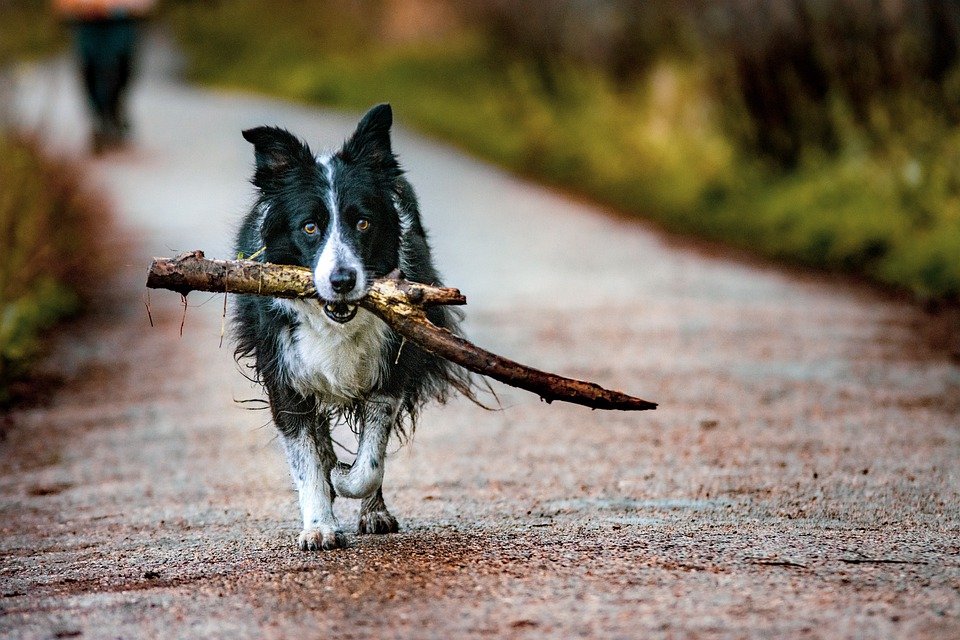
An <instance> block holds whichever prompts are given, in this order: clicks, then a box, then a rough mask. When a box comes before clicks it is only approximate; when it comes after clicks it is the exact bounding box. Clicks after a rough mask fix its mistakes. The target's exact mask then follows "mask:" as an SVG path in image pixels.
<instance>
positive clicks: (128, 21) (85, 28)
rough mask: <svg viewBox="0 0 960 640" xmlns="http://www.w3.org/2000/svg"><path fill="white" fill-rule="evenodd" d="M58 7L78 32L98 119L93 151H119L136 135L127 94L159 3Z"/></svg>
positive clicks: (75, 1)
mask: <svg viewBox="0 0 960 640" xmlns="http://www.w3.org/2000/svg"><path fill="white" fill-rule="evenodd" d="M53 4H54V9H55V10H56V11H57V13H58V14H59V15H60V16H61V17H62V18H63V19H64V20H66V21H67V22H68V23H69V24H70V26H71V30H72V32H73V45H74V50H75V51H76V55H77V60H78V62H79V64H80V73H81V79H82V81H83V86H84V89H85V91H86V94H87V101H88V103H89V105H90V110H91V114H92V116H93V123H92V146H93V151H94V153H102V152H103V151H106V150H107V149H110V148H113V147H118V146H120V145H122V144H123V143H124V141H125V140H126V139H127V138H128V136H129V134H130V121H129V119H128V117H127V112H126V90H127V86H128V84H129V82H130V77H131V75H132V74H133V68H134V53H135V47H136V43H137V38H138V31H139V27H140V25H139V23H140V21H142V20H143V19H144V18H146V17H147V16H148V15H149V13H150V12H151V11H152V10H153V8H154V6H155V5H156V0H54V3H53Z"/></svg>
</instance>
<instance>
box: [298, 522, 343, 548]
mask: <svg viewBox="0 0 960 640" xmlns="http://www.w3.org/2000/svg"><path fill="white" fill-rule="evenodd" d="M298 544H299V546H300V550H301V551H320V550H321V549H323V550H324V551H329V550H330V549H342V548H344V547H346V546H347V537H346V536H345V535H343V531H341V530H340V529H333V528H331V527H323V528H315V529H304V530H303V531H301V532H300V538H299V540H298Z"/></svg>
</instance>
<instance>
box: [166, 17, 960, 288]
mask: <svg viewBox="0 0 960 640" xmlns="http://www.w3.org/2000/svg"><path fill="white" fill-rule="evenodd" d="M425 1H426V0H424V2H425ZM638 1H639V0H620V1H613V0H611V1H610V2H595V3H588V4H591V5H596V6H597V7H601V8H603V9H604V10H605V11H606V13H602V15H601V14H598V15H599V16H600V17H596V16H593V14H584V13H583V12H582V11H581V12H580V13H579V14H578V13H577V12H576V11H568V12H567V14H568V15H567V17H566V18H564V17H563V15H564V14H563V12H562V11H559V9H562V8H563V7H564V6H567V7H568V8H569V7H570V6H574V5H576V6H575V7H574V8H576V7H580V8H581V9H582V7H581V5H583V4H584V3H583V2H582V1H580V0H568V1H566V2H558V3H549V4H550V8H551V9H552V10H553V12H552V13H551V12H550V9H544V6H546V5H541V4H539V3H515V2H503V1H499V0H487V1H484V0H473V2H471V3H466V5H463V4H461V3H457V6H458V7H459V9H458V11H459V13H458V14H457V15H459V16H460V20H455V19H454V20H451V23H450V24H449V25H448V26H447V28H445V29H439V30H433V31H432V32H431V33H430V34H429V35H423V34H421V35H420V37H414V38H411V37H401V38H397V37H389V30H388V29H386V28H385V26H384V25H385V24H386V23H387V22H388V18H389V15H388V13H389V9H390V7H391V6H393V4H391V3H385V2H375V1H374V0H367V1H362V0H355V1H354V2H352V3H316V2H313V3H306V2H294V1H293V0H277V1H275V2H271V3H257V2H249V1H247V2H231V3H201V4H197V3H180V4H178V5H176V6H175V7H174V8H172V9H171V11H170V17H171V21H172V24H173V25H174V28H175V32H176V33H177V35H178V37H179V38H180V41H181V42H182V43H183V45H184V47H185V49H186V51H187V53H188V58H189V60H190V73H191V74H192V76H193V77H194V78H195V79H198V80H201V81H204V82H211V83H216V84H219V85H223V86H229V87H236V88H247V89H249V88H253V89H257V90H260V91H264V92H269V93H273V94H277V95H281V96H285V97H288V98H293V99H295V100H300V101H306V102H319V103H323V104H332V105H337V106H341V107H347V108H352V109H362V108H365V107H367V106H369V105H370V104H373V103H375V102H379V101H384V100H386V101H390V102H392V103H393V104H394V106H395V108H396V111H397V113H398V114H399V116H400V117H401V118H402V119H403V120H405V121H407V122H410V123H412V124H415V125H416V126H418V127H419V128H421V129H423V130H425V131H427V132H430V133H433V134H436V135H440V136H442V137H445V138H447V139H450V140H452V141H454V142H456V143H458V144H460V145H462V146H464V147H465V148H467V149H470V150H472V151H474V152H476V153H479V154H481V155H483V156H485V157H487V158H490V159H493V160H494V161H496V162H498V163H501V164H503V165H505V166H508V167H511V168H513V169H514V170H517V171H519V172H521V173H524V174H526V175H531V176H536V177H538V178H539V179H542V180H545V181H547V182H550V183H553V184H556V185H560V186H562V187H564V188H567V189H573V190H577V191H580V192H583V193H586V194H589V195H591V196H593V197H596V198H597V199H599V200H601V201H604V202H607V203H610V204H612V205H615V206H617V207H619V208H621V209H623V210H625V211H629V212H633V213H636V214H638V215H643V216H645V217H649V218H653V219H656V220H658V221H659V222H660V223H661V224H663V225H664V226H665V227H666V228H669V229H672V230H677V231H681V232H685V233H693V234H697V235H700V236H705V237H709V238H714V239H719V240H722V241H725V242H728V243H731V244H735V245H739V246H743V247H747V248H750V249H751V250H754V251H758V252H760V253H762V254H764V255H768V256H772V257H775V258H778V259H786V260H790V261H796V262H802V263H804V264H809V265H815V266H819V267H826V268H832V269H842V270H847V271H854V272H858V273H864V274H867V275H868V276H870V277H872V278H874V279H876V280H878V281H880V282H884V283H888V284H891V285H894V286H896V287H900V288H905V289H908V290H911V291H913V292H915V293H916V294H917V295H918V296H920V297H924V298H957V297H958V296H960V259H958V258H957V256H958V255H960V155H958V151H957V149H958V148H960V147H958V145H957V143H958V142H960V134H958V132H957V131H956V127H955V120H954V116H953V115H951V114H952V113H953V111H951V108H952V107H951V105H953V104H954V103H953V102H952V100H953V99H954V98H952V97H951V96H954V97H956V98H958V99H960V90H957V89H956V87H960V79H958V78H960V75H958V74H957V73H956V70H955V65H949V64H944V62H943V61H944V60H945V59H946V58H944V57H943V56H942V55H940V56H939V57H931V56H930V55H928V54H927V53H925V52H924V51H923V50H919V51H918V50H917V47H919V46H921V45H922V44H923V43H927V42H928V41H929V42H935V43H938V44H936V47H938V49H937V50H938V51H941V50H943V51H947V50H948V49H949V48H950V46H951V45H950V43H951V42H956V41H957V39H956V38H955V37H954V36H955V35H956V33H955V32H953V31H949V30H948V29H942V30H941V32H937V33H939V35H938V38H939V39H934V40H930V39H929V38H928V39H926V40H924V39H922V38H920V37H919V36H920V35H923V34H928V33H929V32H930V29H932V28H933V27H938V28H939V27H940V26H942V25H941V22H938V21H937V20H939V19H940V18H943V16H940V18H937V16H936V15H934V14H935V13H936V12H935V11H933V10H932V9H931V11H932V13H930V12H928V13H923V14H922V15H920V14H916V15H914V14H909V15H900V16H897V15H894V16H892V17H891V16H887V15H885V14H884V15H882V16H880V17H879V18H878V17H876V16H872V14H869V7H868V6H867V5H870V6H872V4H871V3H866V4H864V2H862V1H861V0H848V1H847V2H845V3H839V5H842V7H845V8H846V9H844V10H848V11H850V12H852V13H850V15H852V16H853V17H854V18H856V19H857V20H860V21H861V22H863V24H860V23H859V22H856V20H854V21H853V22H851V20H852V18H851V19H850V20H847V22H848V23H850V24H847V23H844V22H843V21H842V20H840V18H838V17H837V16H836V15H834V14H830V13H825V14H822V15H821V14H815V13H812V12H813V11H814V9H816V8H817V7H818V6H832V3H826V4H825V5H824V3H816V2H814V1H813V0H798V2H797V3H793V4H790V5H786V4H781V5H778V4H776V3H771V2H754V3H748V2H737V1H735V0H730V1H729V2H720V3H711V7H710V11H702V9H703V7H702V6H701V4H702V3H699V2H695V1H693V0H688V1H685V2H678V3H669V2H665V1H657V2H646V3H644V2H641V3H640V4H641V5H643V7H642V10H643V11H644V12H646V13H644V14H643V15H646V16H647V18H645V19H644V21H641V22H642V24H640V23H636V21H633V22H631V21H630V20H625V19H621V18H622V17H623V16H626V15H628V14H629V11H630V10H632V9H631V8H633V9H637V7H639V5H637V2H638ZM424 2H421V4H423V3H424ZM413 4H416V3H413ZM426 4H429V5H430V6H449V4H447V3H443V2H440V1H439V0H436V1H435V2H433V3H429V2H428V3H426ZM634 5H637V6H636V7H635V6H634ZM747 5H749V7H747ZM754 5H758V6H760V7H761V8H765V9H766V10H767V11H768V12H774V13H775V11H774V9H776V8H777V7H780V10H782V8H783V7H794V8H798V7H799V8H798V9H796V10H797V11H799V12H800V13H801V14H803V15H801V19H800V22H801V23H803V24H802V25H801V27H797V26H796V25H793V26H791V24H793V23H791V22H790V20H793V21H794V22H796V21H797V18H796V16H793V17H790V16H788V18H790V19H781V18H778V19H776V20H775V19H774V18H773V17H770V16H767V17H768V18H769V19H768V20H766V21H765V18H764V15H765V14H764V13H763V12H762V11H755V12H754V13H753V14H749V15H750V16H753V18H752V19H753V22H751V23H750V24H749V26H750V27H751V29H745V28H744V24H742V23H736V24H735V27H734V26H730V25H731V24H732V23H734V22H736V20H741V21H742V19H743V16H744V15H746V14H744V13H743V11H747V10H748V9H749V8H750V7H753V6H754ZM861 5H862V6H861ZM464 6H466V7H467V8H466V9H464V8H463V7H464ZM898 6H899V5H898ZM904 6H907V7H908V8H910V7H914V5H912V4H909V3H908V4H907V5H904ZM921 6H930V7H934V8H935V9H937V10H940V9H942V10H943V11H947V9H949V5H948V4H944V3H943V2H939V0H929V5H924V4H922V3H921ZM744 7H747V9H744ZM864 7H866V8H864ZM638 10H639V9H638ZM544 11H547V13H544V14H543V15H540V13H543V12H544ZM658 11H659V12H660V13H659V14H658V13H657V12H658ZM717 11H720V12H721V14H722V15H720V14H717ZM737 11H740V13H737ZM804 11H805V12H806V13H804ZM858 11H859V12H858ZM538 12H540V13H538ZM617 12H619V13H617ZM651 12H652V13H651ZM723 12H726V13H723ZM455 13H456V12H455ZM748 13H749V11H748ZM947 13H950V12H949V11H947ZM555 14H558V15H560V17H559V18H556V17H555ZM755 14H756V15H755ZM584 15H590V16H591V19H589V20H588V19H585V18H583V17H582V16H584ZM718 15H719V17H718ZM844 15H846V14H844ZM950 15H951V16H952V15H953V14H952V13H950ZM578 16H581V17H580V18H578ZM618 16H619V17H618ZM698 16H706V17H698ZM711 16H712V17H711ZM757 16H759V17H757ZM931 16H933V17H932V18H931ZM841 17H843V16H841ZM848 17H849V16H848ZM948 17H949V16H948ZM548 18H550V19H548ZM881 18H882V20H881ZM943 19H946V18H943ZM777 20H780V21H781V22H783V20H786V21H785V22H783V24H781V22H778V21H777ZM804 20H806V22H803V21H804ZM725 24H726V25H728V28H726V30H724V28H723V25H725ZM644 25H655V26H654V27H653V28H648V26H644ZM718 25H719V26H718ZM831 25H833V26H831ZM837 25H839V26H840V27H842V30H841V31H839V32H838V31H836V29H835V28H833V27H836V26H837ZM864 25H866V26H864ZM889 25H894V26H897V27H898V29H899V30H898V31H896V34H895V35H896V36H897V37H896V38H893V36H890V35H889V33H888V31H889V29H887V27H889ZM931 25H932V26H931ZM832 28H833V30H831V29H832ZM737 29H741V30H743V32H744V33H745V34H747V35H745V36H741V38H740V40H731V37H730V35H729V34H730V33H734V32H737ZM884 29H887V30H886V31H885V30H884ZM598 30H599V31H598ZM957 33H960V32H957ZM784 34H786V35H789V36H790V37H791V38H792V40H791V46H789V47H781V46H780V45H781V44H783V42H785V38H786V35H784ZM918 34H919V35H918ZM891 38H893V40H891ZM951 38H952V39H951ZM590 42H601V43H603V46H588V43H590ZM891 42H892V43H893V44H891ZM631 43H634V44H633V46H634V47H635V48H636V47H638V46H640V45H638V44H636V43H641V44H642V48H643V50H642V51H638V52H633V53H631V52H629V51H627V52H624V49H625V48H626V49H629V48H630V46H631ZM843 43H847V44H848V45H849V47H848V49H844V48H843V47H842V46H841V45H843ZM748 45H750V46H748ZM844 52H847V53H848V54H849V56H853V59H854V62H850V61H849V60H847V59H846V58H843V55H841V54H844ZM851 52H852V53H851ZM941 53H942V51H941ZM948 53H949V51H948ZM870 55H885V56H887V57H888V58H889V59H890V60H894V61H896V63H897V64H896V65H895V66H896V69H898V70H899V71H898V72H897V73H896V74H887V75H884V73H881V71H882V69H881V68H880V67H869V68H871V69H874V70H875V71H877V73H875V74H873V75H869V74H865V75H864V76H863V77H858V76H857V75H856V74H853V73H852V72H851V71H850V69H851V67H850V65H851V64H853V65H854V66H856V64H859V63H856V60H860V61H862V60H865V59H867V58H869V56H870ZM938 55H939V54H938ZM934 60H935V61H939V62H938V63H937V64H938V65H939V66H937V64H933V63H932V62H931V61H934ZM911 64H913V65H914V67H911V66H910V65H911ZM807 67H809V68H807ZM805 68H807V69H806V70H804V69H805ZM811 69H812V71H811ZM801 71H803V73H801ZM911 73H912V75H911ZM804 74H806V75H804ZM768 76H769V78H775V79H776V82H778V83H779V84H776V85H770V86H767V85H764V86H758V85H757V81H758V79H763V78H768ZM769 78H768V79H769ZM791 78H793V80H791ZM771 82H772V80H771ZM768 85H769V82H768ZM921 89H922V90H921ZM757 96H766V98H765V100H766V102H764V101H759V102H758V98H757ZM777 113H781V114H782V115H783V116H784V118H786V120H784V121H781V120H778V119H777V117H774V116H775V114H777ZM784 123H786V124H784Z"/></svg>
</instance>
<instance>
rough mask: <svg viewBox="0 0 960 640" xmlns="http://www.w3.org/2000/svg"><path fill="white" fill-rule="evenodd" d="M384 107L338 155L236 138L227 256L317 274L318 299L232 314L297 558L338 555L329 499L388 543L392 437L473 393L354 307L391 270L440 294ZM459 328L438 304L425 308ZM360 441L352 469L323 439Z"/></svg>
mask: <svg viewBox="0 0 960 640" xmlns="http://www.w3.org/2000/svg"><path fill="white" fill-rule="evenodd" d="M392 122H393V113H392V111H391V109H390V105H387V104H381V105H378V106H376V107H373V108H372V109H371V110H370V111H369V112H368V113H367V114H366V115H365V116H363V118H362V119H361V120H360V123H359V124H358V125H357V128H356V131H354V132H353V134H352V136H351V137H350V138H349V139H348V140H347V141H346V142H345V143H344V145H343V146H342V148H341V149H340V150H339V151H336V152H334V153H324V154H320V155H315V154H314V153H313V152H311V151H310V148H309V147H308V146H307V145H306V144H305V143H304V142H301V141H300V140H298V139H297V138H296V137H294V136H293V135H292V134H290V133H289V132H288V131H286V130H284V129H279V128H276V127H257V128H255V129H249V130H247V131H244V132H243V137H244V138H246V139H247V140H248V141H249V142H251V143H252V144H253V147H254V157H255V161H256V170H255V173H254V176H253V180H252V182H253V184H254V186H255V187H256V189H257V195H258V198H257V202H256V204H255V205H254V207H253V209H252V210H251V211H250V212H249V213H248V214H247V216H246V217H245V218H244V220H243V223H242V225H241V228H240V231H239V234H238V237H237V245H236V250H237V252H238V254H242V255H245V256H257V258H256V259H258V260H261V261H264V262H273V263H279V264H289V265H300V266H304V267H308V268H309V269H311V270H312V271H313V279H314V283H315V285H316V288H317V292H318V295H319V299H318V300H295V301H290V300H274V299H267V298H261V297H259V296H239V299H238V304H237V305H236V309H235V312H234V315H233V326H234V333H235V336H236V339H237V347H236V356H237V359H238V361H239V359H241V358H244V357H250V358H252V360H253V363H252V368H253V370H254V371H255V372H256V379H257V381H258V382H259V383H260V384H262V385H263V387H264V388H265V390H266V392H267V396H268V398H269V401H270V409H271V412H272V415H273V420H274V422H275V424H276V426H277V428H278V429H279V431H280V435H281V437H282V440H283V444H284V448H285V450H286V454H287V459H288V461H289V463H290V471H291V475H292V476H293V480H294V483H295V484H296V487H297V491H298V493H299V501H300V511H301V514H302V516H303V531H302V532H301V533H300V538H299V546H300V548H301V549H303V550H317V549H321V548H322V549H333V548H336V547H343V546H345V543H346V541H345V537H344V534H343V532H342V530H341V528H340V524H339V523H338V522H337V518H336V517H335V516H334V513H333V500H334V497H335V496H342V497H347V498H360V499H362V500H363V502H362V503H361V505H360V522H359V526H358V531H359V533H361V534H363V533H392V532H395V531H397V521H396V519H395V518H394V517H393V516H392V515H391V514H390V512H389V511H388V510H387V506H386V504H384V501H383V492H382V490H381V483H382V481H383V472H384V457H385V453H386V448H387V441H388V440H389V438H390V435H391V434H393V433H397V434H398V435H400V436H403V435H404V434H409V433H412V430H413V428H414V425H415V422H416V418H417V413H418V411H419V409H420V408H421V406H422V405H423V404H424V403H425V402H427V401H428V400H431V399H438V400H440V401H443V400H444V399H445V398H446V396H447V393H448V391H449V390H450V389H451V388H452V389H456V390H460V391H463V392H465V393H467V395H472V394H470V393H469V378H468V377H467V374H466V373H465V372H464V371H463V370H462V369H459V368H458V367H455V366H454V365H451V364H449V363H448V362H447V361H445V360H443V359H440V358H437V357H435V356H432V355H430V354H429V353H427V352H425V351H423V350H421V349H420V348H418V347H417V346H416V345H413V344H409V343H405V342H404V341H403V340H402V339H401V338H400V337H399V336H398V335H397V334H395V333H394V332H393V331H392V330H391V329H390V328H389V327H388V326H387V325H386V324H384V323H383V321H381V320H380V319H379V318H377V317H376V316H374V315H373V314H371V313H370V312H368V311H366V310H365V309H361V308H360V307H358V306H357V303H358V301H359V300H360V299H361V298H362V297H363V296H364V295H365V293H366V291H367V288H368V287H369V285H370V284H371V283H372V282H373V280H374V279H375V278H377V277H380V276H383V275H386V274H388V273H390V272H391V271H393V270H394V269H400V270H401V272H402V273H403V275H404V276H405V277H406V278H407V279H409V280H412V281H415V282H422V283H427V284H439V283H440V278H439V277H438V275H437V271H436V270H435V269H434V266H433V263H432V260H431V256H430V246H429V244H428V243H427V235H426V232H425V231H424V228H423V225H422V223H421V221H420V212H419V209H418V206H417V199H416V196H415V195H414V192H413V188H412V187H411V186H410V183H409V182H407V180H406V179H404V177H403V171H402V169H401V168H400V165H399V164H398V162H397V158H396V156H395V155H394V154H393V151H392V148H391V142H390V127H391V124H392ZM427 315H428V317H429V318H430V320H431V321H432V322H433V323H434V324H436V325H438V326H441V327H446V328H448V329H450V330H452V331H457V321H458V319H459V318H458V317H456V316H454V315H453V314H452V312H450V311H449V310H447V309H446V308H444V307H434V308H431V309H429V311H428V312H427ZM338 423H347V424H349V425H350V427H351V428H353V429H354V431H355V432H356V433H357V434H358V448H357V456H356V460H355V461H354V463H353V464H352V465H347V464H344V463H341V462H338V460H337V456H336V454H335V453H334V449H333V444H332V441H331V438H330V431H331V428H332V427H333V426H335V425H336V424H338Z"/></svg>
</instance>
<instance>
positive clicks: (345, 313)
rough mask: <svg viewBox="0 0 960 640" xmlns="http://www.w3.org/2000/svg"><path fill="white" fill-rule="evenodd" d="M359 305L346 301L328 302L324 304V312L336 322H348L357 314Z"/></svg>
mask: <svg viewBox="0 0 960 640" xmlns="http://www.w3.org/2000/svg"><path fill="white" fill-rule="evenodd" d="M358 308H359V307H357V305H355V304H348V303H346V302H328V303H327V304H325V305H323V312H324V313H325V314H327V317H328V318H330V319H331V320H333V321H334V322H339V323H340V324H346V323H348V322H350V321H351V320H353V318H354V316H356V315H357V309H358Z"/></svg>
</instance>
